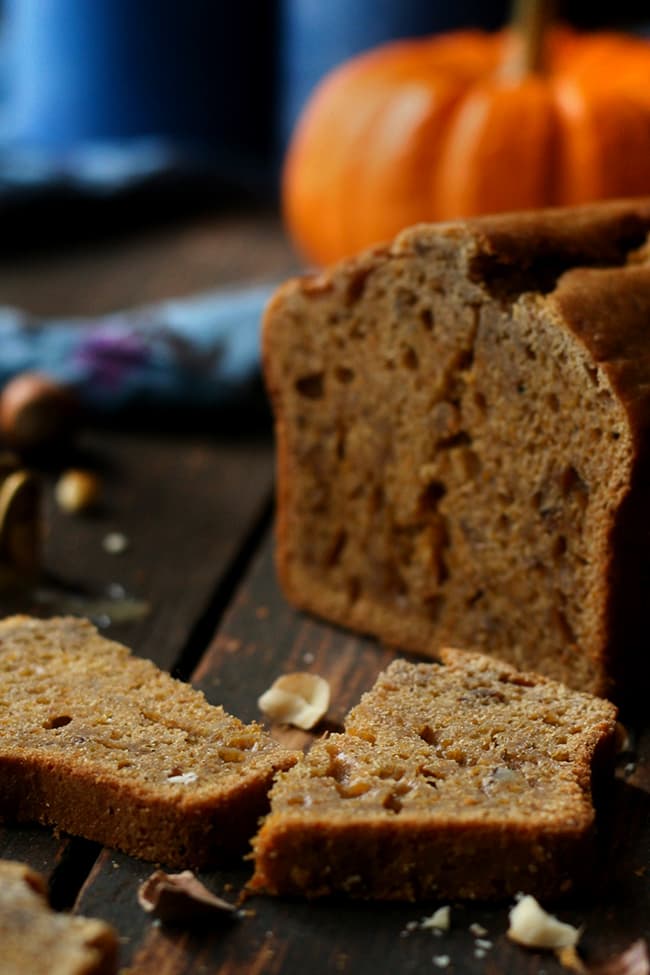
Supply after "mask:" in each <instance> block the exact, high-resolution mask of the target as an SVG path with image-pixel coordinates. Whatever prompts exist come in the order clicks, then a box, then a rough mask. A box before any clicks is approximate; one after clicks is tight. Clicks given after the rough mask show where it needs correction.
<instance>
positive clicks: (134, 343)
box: [0, 284, 274, 412]
mask: <svg viewBox="0 0 650 975" xmlns="http://www.w3.org/2000/svg"><path fill="white" fill-rule="evenodd" d="M273 288H274V286H273V285H270V284H264V285H254V286H250V287H246V288H241V289H236V290H234V289H231V290H219V291H214V292H208V293H206V294H201V295H196V296H192V297H190V298H183V299H178V300H174V301H165V302H163V303H161V304H157V305H150V306H146V307H142V308H137V309H134V310H130V311H123V312H117V313H114V314H110V315H104V316H102V317H100V318H94V319H75V320H69V319H68V320H65V319H64V320H61V319H41V318H34V317H32V316H29V315H27V314H25V313H24V312H22V311H20V310H18V309H15V308H8V307H0V385H1V384H4V383H5V382H6V381H7V380H8V379H9V378H10V377H11V376H13V375H14V374H15V373H18V372H23V371H24V370H37V371H39V372H44V373H46V374H48V375H49V376H52V377H53V378H54V379H57V380H59V381H61V382H63V383H65V384H67V385H69V386H71V387H73V388H74V389H75V390H76V392H77V394H78V396H79V399H80V400H81V402H82V404H84V405H85V406H87V407H90V408H92V409H94V410H100V411H103V412H115V411H118V410H121V409H123V408H124V407H127V406H129V407H130V406H134V405H137V406H146V407H150V406H158V405H161V406H182V407H216V406H223V405H225V404H226V403H227V402H228V400H229V399H232V398H235V397H236V396H238V395H239V394H240V393H241V391H242V389H245V388H247V386H248V385H249V384H250V383H251V382H253V381H254V380H255V379H256V377H257V376H258V373H259V362H260V356H259V326H260V319H261V315H262V312H263V309H264V305H265V303H266V301H267V300H268V298H269V296H270V295H271V293H272V292H273Z"/></svg>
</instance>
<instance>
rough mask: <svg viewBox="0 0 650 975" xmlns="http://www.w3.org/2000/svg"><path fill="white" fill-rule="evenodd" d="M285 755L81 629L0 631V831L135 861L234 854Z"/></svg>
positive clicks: (64, 625) (197, 862) (38, 625)
mask: <svg viewBox="0 0 650 975" xmlns="http://www.w3.org/2000/svg"><path fill="white" fill-rule="evenodd" d="M295 757H296V756H295V755H294V753H292V752H288V751H286V750H285V749H283V748H281V747H280V746H279V745H278V744H276V742H274V741H273V740H272V739H271V738H270V737H269V736H268V735H267V734H266V733H265V732H264V731H263V729H262V728H261V727H260V726H259V725H257V724H250V725H244V724H242V722H241V721H239V720H238V719H237V718H234V717H232V716H231V715H229V714H227V713H226V712H225V711H224V710H223V708H221V707H213V706H212V705H210V704H208V702H207V701H206V700H205V698H204V696H203V694H202V693H200V692H199V691H197V690H194V689H193V688H192V687H190V686H188V685H187V684H183V683H181V682H180V681H177V680H174V679H172V678H171V677H170V676H169V675H168V674H165V673H163V672H162V671H160V670H158V668H157V667H156V666H155V665H154V664H153V663H152V662H151V661H149V660H142V659H139V658H137V657H133V656H131V655H130V653H129V651H128V650H127V649H126V647H123V646H120V645H119V644H117V643H113V642H111V641H109V640H106V639H104V638H103V637H100V636H99V635H98V633H97V631H96V630H95V628H94V627H93V626H92V625H91V624H90V623H89V622H87V621H86V620H80V619H74V618H58V619H51V620H47V621H41V620H36V619H30V618H28V617H12V618H9V619H6V620H3V621H2V622H0V818H1V819H2V820H5V821H18V822H22V821H35V822H38V823H42V824H45V825H54V826H56V827H57V828H58V829H61V830H65V831H67V832H69V833H74V834H77V835H79V836H85V837H87V838H88V839H91V840H98V841H99V842H101V843H105V844H107V845H108V846H114V847H118V848H119V849H121V850H124V851H125V852H126V853H129V854H131V855H133V856H137V857H142V858H143V859H145V860H159V861H161V862H163V863H166V864H170V865H175V866H195V867H199V866H205V865H208V864H210V863H213V862H214V861H215V860H217V859H219V857H223V856H225V855H227V854H231V853H235V852H238V851H239V852H241V850H242V848H243V847H244V846H245V845H246V842H247V840H248V839H249V838H250V836H251V835H252V834H253V832H254V831H255V828H256V824H257V820H258V817H259V816H260V815H261V813H263V812H264V811H265V809H266V808H267V792H268V789H269V787H270V784H271V780H272V778H273V775H274V773H275V771H276V770H277V769H282V768H287V767H288V766H289V765H291V764H293V762H294V761H295Z"/></svg>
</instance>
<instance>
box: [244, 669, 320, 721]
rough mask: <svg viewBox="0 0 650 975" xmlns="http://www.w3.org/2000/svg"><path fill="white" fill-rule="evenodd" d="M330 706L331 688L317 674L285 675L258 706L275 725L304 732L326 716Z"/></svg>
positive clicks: (266, 693)
mask: <svg viewBox="0 0 650 975" xmlns="http://www.w3.org/2000/svg"><path fill="white" fill-rule="evenodd" d="M329 703H330V686H329V684H328V683H327V681H326V680H325V679H324V678H323V677H319V676H318V674H308V673H304V672H299V673H294V674H283V675H282V677H278V679H277V680H276V681H274V682H273V684H272V685H271V687H270V688H269V689H268V691H265V693H264V694H262V696H261V697H260V698H259V700H258V702H257V704H258V707H259V709H260V711H262V712H263V713H264V714H266V715H268V717H269V718H272V719H273V720H274V721H281V722H282V723H283V724H290V725H293V726H294V727H295V728H302V729H303V730H304V731H307V730H309V728H313V727H314V725H316V724H318V722H319V721H320V720H321V718H323V717H324V716H325V714H326V713H327V709H328V707H329Z"/></svg>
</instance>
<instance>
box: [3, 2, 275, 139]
mask: <svg viewBox="0 0 650 975" xmlns="http://www.w3.org/2000/svg"><path fill="white" fill-rule="evenodd" d="M272 7H273V5H272V4H271V3H269V2H268V0H238V2H237V3H229V2H219V0H4V6H3V19H4V25H3V26H4V30H3V35H4V36H3V44H4V55H5V77H6V83H5V106H4V118H3V126H2V128H3V136H4V140H5V142H6V141H11V142H13V143H17V144H20V145H23V146H31V147H37V148H40V149H52V150H58V149H62V148H65V147H68V146H73V145H78V144H87V143H93V142H107V141H112V142H115V141H119V140H130V139H135V138H143V137H144V138H148V137H153V138H159V139H163V140H168V141H169V142H172V143H174V144H178V145H183V146H189V147H199V148H201V149H206V148H208V149H210V150H212V151H217V152H219V151H223V152H224V153H226V154H228V153H231V152H235V151H237V150H240V149H252V150H257V151H262V150H264V149H265V148H266V147H267V145H268V143H269V142H270V139H271V129H272V125H271V122H270V119H271V118H272V102H271V99H272V92H271V88H270V86H269V83H268V79H269V77H270V76H271V74H272V72H273V51H272V47H273V44H272V41H270V39H269V34H270V33H271V25H272V20H273V9H272Z"/></svg>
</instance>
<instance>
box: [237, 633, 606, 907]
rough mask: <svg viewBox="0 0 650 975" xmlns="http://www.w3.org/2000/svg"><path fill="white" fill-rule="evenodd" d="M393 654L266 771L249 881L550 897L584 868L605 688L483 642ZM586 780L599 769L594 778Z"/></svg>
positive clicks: (572, 885) (360, 892)
mask: <svg viewBox="0 0 650 975" xmlns="http://www.w3.org/2000/svg"><path fill="white" fill-rule="evenodd" d="M441 656H442V658H443V660H444V663H445V666H444V667H440V666H437V665H436V664H417V665H416V664H412V663H407V662H406V661H404V660H400V659H398V660H396V661H394V662H393V663H392V664H391V665H390V666H389V667H388V669H387V670H386V671H385V672H384V673H382V674H380V676H379V678H378V679H377V682H376V684H375V686H374V687H373V688H372V689H371V690H370V691H369V692H368V693H367V694H365V695H364V696H363V698H362V699H361V702H360V703H359V704H358V705H357V706H356V707H354V708H353V709H352V711H351V712H350V713H349V715H348V716H347V718H346V720H345V733H344V734H336V735H331V736H329V737H325V738H323V739H321V740H319V741H318V742H316V743H315V744H314V745H313V746H312V749H311V751H310V752H309V753H308V755H307V756H306V757H305V759H304V760H303V761H302V762H301V763H299V764H297V765H296V766H295V767H294V768H293V769H291V770H290V771H289V772H287V773H284V774H282V775H280V776H279V777H278V781H277V782H276V785H275V786H274V789H273V792H272V794H271V812H270V813H269V815H268V816H267V817H266V819H265V820H264V821H263V823H262V827H261V829H260V832H259V833H258V835H257V837H256V838H255V840H254V843H253V845H254V851H255V853H254V855H255V874H254V876H253V879H252V881H251V885H252V888H253V889H254V890H261V891H265V892H267V893H271V894H302V895H306V896H308V897H319V896H325V895H330V894H336V893H346V894H348V895H350V896H352V897H362V898H374V899H385V900H393V899H397V900H419V899H423V898H427V897H436V898H440V899H443V901H444V900H448V899H454V898H460V899H469V900H495V899H502V898H506V897H510V896H512V895H514V894H515V893H517V892H518V891H522V890H523V891H527V892H533V893H534V894H535V895H536V896H538V897H543V898H557V897H559V896H561V895H563V894H566V893H568V892H569V891H572V890H576V889H579V888H580V887H581V886H584V885H585V884H586V883H588V882H589V881H590V880H591V879H593V876H592V868H593V865H594V852H595V845H594V840H595V814H594V807H593V804H592V786H593V785H594V782H597V781H598V779H599V777H605V779H607V778H609V777H611V774H612V767H613V754H614V748H613V746H614V735H615V717H616V710H615V708H614V707H613V705H611V704H610V703H609V702H606V701H602V700H599V699H597V698H593V697H590V696H589V695H586V694H581V693H579V692H575V691H570V690H568V689H567V688H566V687H563V686H562V685H559V684H557V683H556V682H553V681H548V680H545V679H544V678H541V677H539V676H538V675H534V674H525V673H520V672H518V671H516V670H515V669H514V668H512V667H509V666H507V665H505V664H499V663H497V662H495V661H494V660H493V659H491V658H487V657H483V656H480V655H476V654H467V653H464V652H462V651H459V650H449V649H445V650H443V651H442V652H441ZM601 782H602V779H601Z"/></svg>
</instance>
